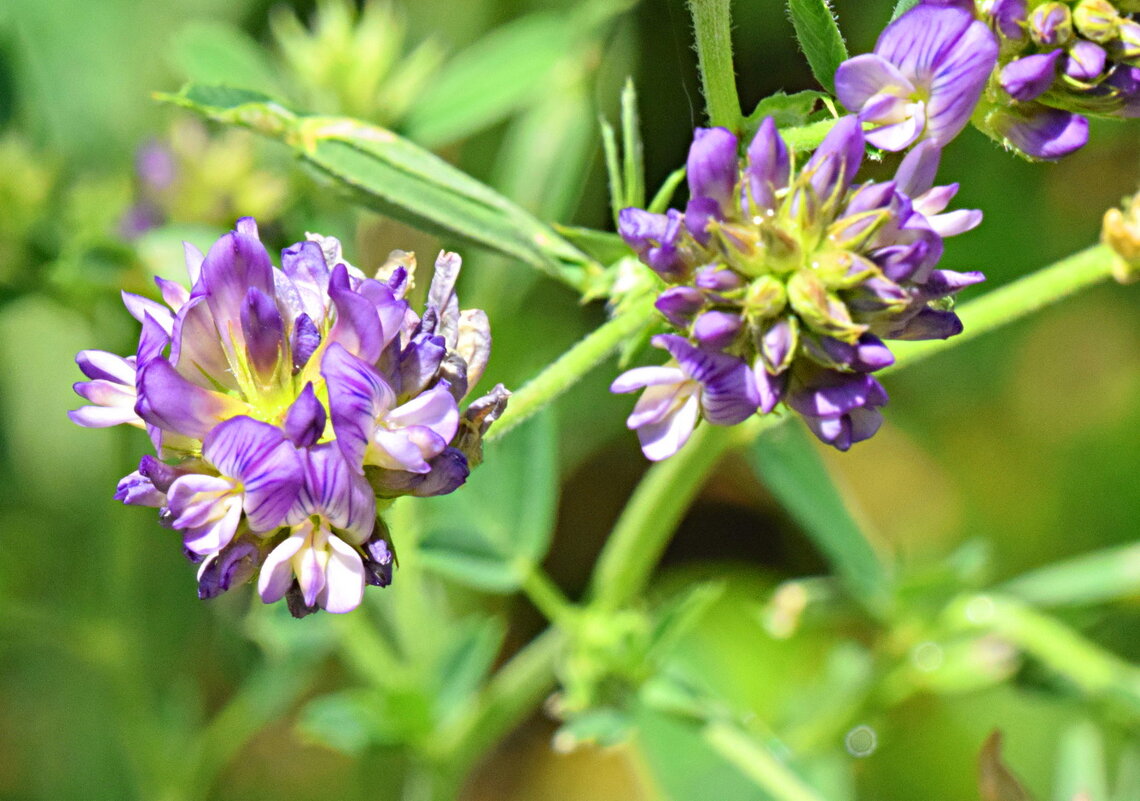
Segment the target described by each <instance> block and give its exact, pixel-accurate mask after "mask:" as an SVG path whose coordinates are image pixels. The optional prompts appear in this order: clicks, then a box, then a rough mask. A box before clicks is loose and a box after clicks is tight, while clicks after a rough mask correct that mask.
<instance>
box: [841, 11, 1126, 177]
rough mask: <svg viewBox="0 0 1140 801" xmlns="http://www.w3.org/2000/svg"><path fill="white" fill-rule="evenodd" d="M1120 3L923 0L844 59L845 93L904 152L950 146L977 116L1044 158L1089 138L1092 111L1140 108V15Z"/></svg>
mask: <svg viewBox="0 0 1140 801" xmlns="http://www.w3.org/2000/svg"><path fill="white" fill-rule="evenodd" d="M1135 10H1136V7H1135V4H1134V3H1127V4H1126V3H1124V2H1119V1H1118V2H1116V3H1114V2H1111V1H1110V0H1068V1H1067V2H1058V1H1057V0H1048V1H1047V2H1041V1H1040V0H976V1H975V0H924V2H923V3H921V4H920V5H918V6H915V7H914V8H912V9H911V10H910V11H908V12H907V13H905V14H903V15H902V16H901V17H899V18H898V19H897V20H895V21H894V22H893V23H891V24H890V25H889V26H888V27H887V28H886V30H884V31H883V33H882V35H881V36H880V37H879V41H878V43H877V44H876V45H875V52H874V53H871V54H867V55H861V56H856V57H855V58H852V59H849V60H848V61H846V62H844V63H843V64H841V65H840V67H839V69H838V71H837V72H836V76H835V89H836V94H837V95H838V97H839V99H840V100H841V101H842V102H843V104H844V105H846V106H847V107H848V108H849V109H851V110H852V111H855V112H856V113H858V115H859V118H860V119H861V120H863V121H864V122H866V123H870V124H871V125H872V126H873V127H872V128H871V130H870V131H868V134H867V139H868V141H870V142H871V143H872V144H874V145H876V146H877V147H881V148H884V149H886V150H902V149H904V148H906V147H908V146H910V145H911V144H912V143H914V142H916V141H919V140H921V139H929V140H931V141H933V142H935V143H936V144H938V145H940V146H943V145H945V144H946V142H948V141H949V140H950V139H952V138H953V137H954V136H956V135H957V134H958V132H959V131H961V129H962V128H963V127H964V126H965V124H966V122H967V121H969V120H970V119H971V117H972V119H973V121H974V123H975V124H976V125H977V126H978V127H979V128H980V129H981V130H982V131H984V132H986V133H987V134H988V135H990V136H991V137H993V138H995V139H997V140H998V141H1000V142H1002V143H1003V144H1005V145H1006V146H1007V147H1010V148H1013V149H1016V150H1017V151H1019V152H1021V153H1022V154H1024V155H1026V156H1028V157H1029V158H1033V159H1046V160H1051V159H1058V158H1061V157H1063V156H1065V155H1068V154H1069V153H1072V152H1073V151H1074V150H1077V149H1078V148H1080V147H1082V146H1084V144H1085V143H1086V142H1087V141H1088V120H1087V119H1086V118H1085V116H1083V115H1086V114H1091V115H1098V116H1110V117H1136V116H1140V21H1137V20H1136V19H1134V15H1133V14H1132V13H1130V12H1132V11H1135Z"/></svg>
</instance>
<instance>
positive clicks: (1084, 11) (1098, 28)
mask: <svg viewBox="0 0 1140 801" xmlns="http://www.w3.org/2000/svg"><path fill="white" fill-rule="evenodd" d="M1118 22H1120V15H1119V14H1117V13H1116V9H1115V8H1114V7H1113V5H1112V3H1110V2H1108V0H1081V2H1080V3H1078V4H1077V7H1076V8H1074V9H1073V24H1074V25H1076V26H1077V30H1078V31H1079V32H1080V34H1081V36H1083V37H1085V38H1086V39H1090V40H1092V41H1094V42H1099V43H1100V44H1104V43H1106V42H1109V41H1111V40H1112V39H1114V38H1115V37H1116V25H1117V23H1118Z"/></svg>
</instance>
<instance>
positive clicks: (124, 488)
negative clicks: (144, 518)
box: [115, 470, 166, 509]
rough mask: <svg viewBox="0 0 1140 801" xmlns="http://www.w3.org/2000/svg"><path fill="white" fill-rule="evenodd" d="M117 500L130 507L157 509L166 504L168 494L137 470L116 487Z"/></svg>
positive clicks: (120, 481)
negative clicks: (151, 507)
mask: <svg viewBox="0 0 1140 801" xmlns="http://www.w3.org/2000/svg"><path fill="white" fill-rule="evenodd" d="M115 500H116V501H121V502H122V503H125V504H127V505H128V506H153V507H155V508H156V509H157V508H158V507H160V506H163V505H164V504H165V503H166V493H164V492H161V491H160V490H159V489H158V488H157V487H155V486H154V483H153V482H151V480H150V479H149V478H147V477H146V476H144V475H143V474H142V473H141V472H139V471H138V470H136V471H135V472H133V473H130V474H128V475H126V476H123V478H122V479H120V480H119V483H118V486H116V487H115Z"/></svg>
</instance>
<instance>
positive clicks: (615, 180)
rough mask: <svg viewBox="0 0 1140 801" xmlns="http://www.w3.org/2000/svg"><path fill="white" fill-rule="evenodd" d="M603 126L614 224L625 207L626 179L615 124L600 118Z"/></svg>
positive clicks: (603, 143) (599, 121)
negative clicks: (623, 173)
mask: <svg viewBox="0 0 1140 801" xmlns="http://www.w3.org/2000/svg"><path fill="white" fill-rule="evenodd" d="M598 123H599V125H601V128H602V153H603V155H604V156H605V158H606V178H607V179H608V180H609V189H610V209H611V210H612V211H613V215H614V226H615V227H616V226H617V224H618V214H619V213H620V212H621V210H622V209H623V208H625V181H624V179H623V177H622V168H621V158H620V156H619V155H618V145H617V135H616V134H615V133H614V126H612V125H610V124H609V122H608V121H606V120H605V119H599V120H598Z"/></svg>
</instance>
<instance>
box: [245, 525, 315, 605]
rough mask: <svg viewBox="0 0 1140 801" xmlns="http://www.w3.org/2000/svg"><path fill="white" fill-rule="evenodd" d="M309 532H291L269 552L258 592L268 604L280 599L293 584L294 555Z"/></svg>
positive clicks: (258, 585)
mask: <svg viewBox="0 0 1140 801" xmlns="http://www.w3.org/2000/svg"><path fill="white" fill-rule="evenodd" d="M306 533H307V532H296V533H294V534H291V535H290V536H289V537H287V538H286V539H285V541H284V542H282V543H281V544H280V545H278V546H277V547H276V548H274V549H273V550H272V551H270V552H269V556H267V557H265V563H264V564H262V566H261V573H260V575H259V576H258V578H257V594H258V595H260V596H261V600H262V601H263V602H265V603H267V604H271V603H273V602H274V601H280V600H281V599H282V598H284V597H285V593H286V592H288V591H289V587H290V586H291V585H292V584H293V557H294V556H296V555H297V553H298V551H300V550H301V548H302V547H303V546H304V545H305V539H306Z"/></svg>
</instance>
